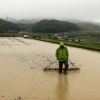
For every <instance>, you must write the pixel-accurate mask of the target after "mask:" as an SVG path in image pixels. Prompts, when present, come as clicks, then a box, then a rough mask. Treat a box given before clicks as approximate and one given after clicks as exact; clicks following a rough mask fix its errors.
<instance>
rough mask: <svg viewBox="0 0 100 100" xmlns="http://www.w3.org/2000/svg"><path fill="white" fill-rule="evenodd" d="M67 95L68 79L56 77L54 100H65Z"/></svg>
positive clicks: (62, 76)
mask: <svg viewBox="0 0 100 100" xmlns="http://www.w3.org/2000/svg"><path fill="white" fill-rule="evenodd" d="M68 95H69V93H68V79H67V76H66V75H58V81H57V87H56V100H67V97H68Z"/></svg>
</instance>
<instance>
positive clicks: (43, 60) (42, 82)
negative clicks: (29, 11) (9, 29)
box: [0, 38, 100, 100]
mask: <svg viewBox="0 0 100 100" xmlns="http://www.w3.org/2000/svg"><path fill="white" fill-rule="evenodd" d="M57 47H58V45H57V44H51V43H45V42H40V41H36V40H29V39H23V38H0V100H100V77H99V76H100V53H98V52H93V51H88V50H83V49H78V48H73V47H68V50H69V54H70V60H71V61H72V62H73V63H74V64H75V66H77V67H80V68H81V70H80V71H70V72H69V73H68V75H63V74H62V75H59V73H58V72H57V71H43V70H42V69H43V68H44V67H46V66H47V65H49V64H50V63H51V62H53V61H55V60H56V58H55V50H56V48H57ZM70 66H71V65H70ZM51 67H58V63H56V64H54V65H53V66H51Z"/></svg>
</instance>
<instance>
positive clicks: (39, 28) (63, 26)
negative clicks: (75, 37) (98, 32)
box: [32, 19, 80, 33]
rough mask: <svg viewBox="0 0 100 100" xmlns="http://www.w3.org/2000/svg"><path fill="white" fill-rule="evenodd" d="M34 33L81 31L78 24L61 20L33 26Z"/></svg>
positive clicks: (44, 21) (38, 23) (43, 21)
mask: <svg viewBox="0 0 100 100" xmlns="http://www.w3.org/2000/svg"><path fill="white" fill-rule="evenodd" d="M32 30H33V32H43V33H48V32H49V33H54V32H66V31H72V30H80V28H79V26H78V25H77V24H73V23H70V22H66V21H60V20H54V19H53V20H47V19H45V20H41V21H40V22H37V23H35V24H34V25H33V28H32Z"/></svg>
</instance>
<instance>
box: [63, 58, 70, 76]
mask: <svg viewBox="0 0 100 100" xmlns="http://www.w3.org/2000/svg"><path fill="white" fill-rule="evenodd" d="M64 65H65V69H64V74H66V72H67V70H68V66H69V65H68V59H66V60H65V61H64Z"/></svg>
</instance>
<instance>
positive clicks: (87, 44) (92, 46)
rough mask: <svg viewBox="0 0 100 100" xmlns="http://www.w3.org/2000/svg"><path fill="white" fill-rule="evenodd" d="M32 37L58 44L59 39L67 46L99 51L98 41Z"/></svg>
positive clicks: (99, 44)
mask: <svg viewBox="0 0 100 100" xmlns="http://www.w3.org/2000/svg"><path fill="white" fill-rule="evenodd" d="M31 39H32V38H31ZM33 39H35V40H39V41H45V42H50V43H56V44H59V42H60V41H63V42H64V44H65V45H68V46H73V47H78V48H84V49H89V50H94V51H99V52H100V43H92V42H72V41H71V42H69V41H66V40H56V39H37V38H33Z"/></svg>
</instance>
